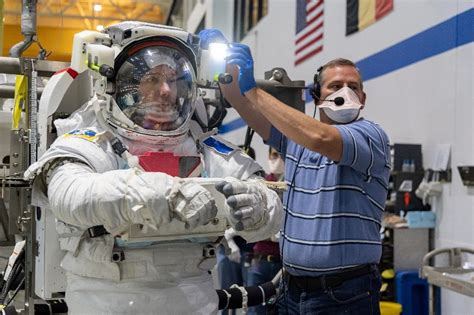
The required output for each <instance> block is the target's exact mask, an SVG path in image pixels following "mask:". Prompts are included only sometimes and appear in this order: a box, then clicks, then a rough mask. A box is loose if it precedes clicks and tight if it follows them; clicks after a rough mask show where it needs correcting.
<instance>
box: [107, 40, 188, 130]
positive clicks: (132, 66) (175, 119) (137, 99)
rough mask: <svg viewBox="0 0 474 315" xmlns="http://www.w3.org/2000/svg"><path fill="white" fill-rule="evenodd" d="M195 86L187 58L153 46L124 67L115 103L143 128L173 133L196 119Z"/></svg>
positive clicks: (128, 60) (134, 55) (130, 58)
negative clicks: (194, 106) (187, 122)
mask: <svg viewBox="0 0 474 315" xmlns="http://www.w3.org/2000/svg"><path fill="white" fill-rule="evenodd" d="M195 84H196V83H195V76H194V72H193V68H192V65H191V62H190V61H189V59H188V58H187V57H186V56H185V55H184V54H182V53H181V52H180V51H179V50H177V49H174V48H171V47H167V46H149V47H145V48H142V49H140V50H138V51H136V52H135V53H133V55H131V56H129V57H128V58H127V59H126V60H125V62H124V63H123V64H122V65H121V66H120V68H119V70H118V72H117V76H116V91H117V92H116V94H115V100H116V103H117V105H118V106H119V108H120V109H121V110H122V112H123V114H124V115H125V116H126V117H127V118H128V119H130V120H131V121H132V122H133V123H134V124H136V125H138V126H139V127H142V128H144V129H147V130H156V131H173V130H176V129H178V128H179V127H181V126H182V125H183V124H184V123H185V122H186V121H187V120H188V118H189V117H190V116H191V115H192V112H193V110H194V108H193V103H194V98H195V95H196V92H195V90H196V86H195Z"/></svg>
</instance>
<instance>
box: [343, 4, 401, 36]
mask: <svg viewBox="0 0 474 315" xmlns="http://www.w3.org/2000/svg"><path fill="white" fill-rule="evenodd" d="M392 10H393V0H347V11H346V12H347V15H346V36H347V35H350V34H352V33H355V32H358V31H360V30H363V29H364V28H366V27H367V26H369V25H371V24H373V23H375V22H376V21H378V20H380V19H381V18H382V17H384V16H385V15H387V14H388V13H389V12H390V11H392Z"/></svg>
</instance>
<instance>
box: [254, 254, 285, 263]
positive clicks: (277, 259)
mask: <svg viewBox="0 0 474 315" xmlns="http://www.w3.org/2000/svg"><path fill="white" fill-rule="evenodd" d="M253 258H254V259H256V260H265V261H268V262H269V263H281V258H280V255H278V256H276V255H268V254H254V255H253Z"/></svg>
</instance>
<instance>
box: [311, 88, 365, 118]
mask: <svg viewBox="0 0 474 315" xmlns="http://www.w3.org/2000/svg"><path fill="white" fill-rule="evenodd" d="M336 97H342V98H343V99H344V104H342V105H336V103H334V102H329V101H323V102H322V103H321V105H318V106H319V107H320V108H322V109H323V110H324V113H325V114H326V115H327V116H328V117H329V118H330V119H331V120H332V121H334V122H336V123H341V124H345V123H348V122H351V121H353V120H354V119H356V118H357V116H358V115H359V111H360V108H361V107H362V106H363V105H362V104H361V103H360V100H359V97H358V96H357V94H356V93H355V92H354V91H353V90H352V89H350V88H349V87H347V86H345V87H343V88H342V89H339V90H337V91H336V92H334V93H332V94H331V95H328V96H327V97H326V99H328V100H334V99H336Z"/></svg>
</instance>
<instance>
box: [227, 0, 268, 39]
mask: <svg viewBox="0 0 474 315" xmlns="http://www.w3.org/2000/svg"><path fill="white" fill-rule="evenodd" d="M267 12H268V0H235V1H234V23H235V24H234V38H235V40H237V41H241V40H242V38H244V37H245V35H247V33H248V32H249V31H250V30H251V29H252V28H253V27H254V26H255V25H257V23H258V22H259V21H260V20H261V19H262V18H263V17H264V16H265V15H267Z"/></svg>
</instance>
